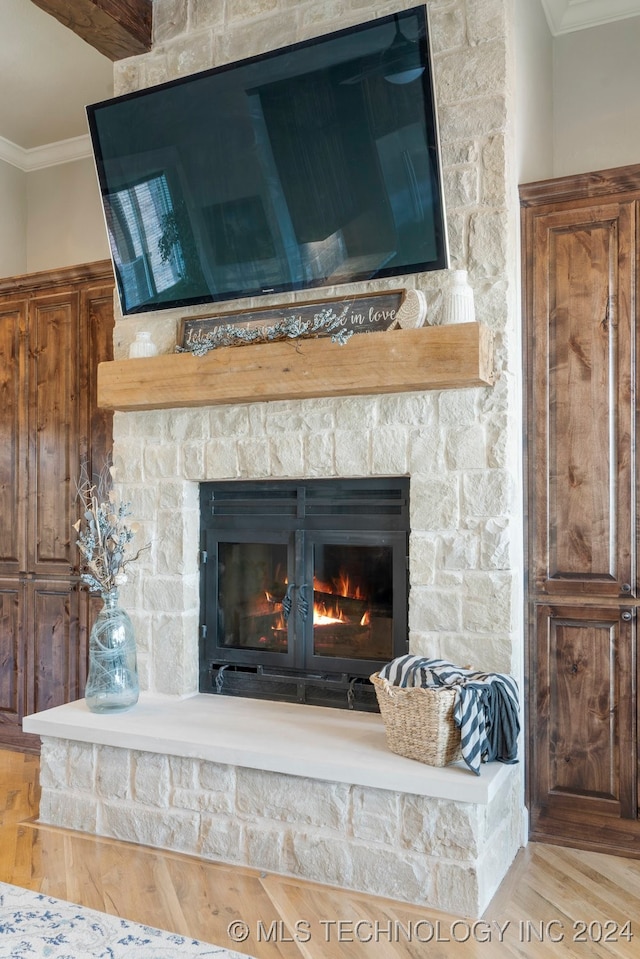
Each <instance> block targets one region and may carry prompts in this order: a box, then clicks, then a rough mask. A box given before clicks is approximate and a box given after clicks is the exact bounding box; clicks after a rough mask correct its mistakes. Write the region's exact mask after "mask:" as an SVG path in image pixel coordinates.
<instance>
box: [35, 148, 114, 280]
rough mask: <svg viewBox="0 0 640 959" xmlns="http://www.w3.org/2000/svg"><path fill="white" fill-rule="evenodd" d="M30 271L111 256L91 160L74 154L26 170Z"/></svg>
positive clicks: (89, 261)
mask: <svg viewBox="0 0 640 959" xmlns="http://www.w3.org/2000/svg"><path fill="white" fill-rule="evenodd" d="M26 181H27V186H26V191H27V227H26V248H27V272H29V273H36V272H38V270H48V269H52V268H54V267H61V266H71V265H73V264H76V263H91V262H92V261H94V260H103V259H107V258H108V257H109V245H108V243H107V233H106V229H105V225H104V218H103V215H102V208H101V205H100V194H99V191H98V185H97V181H96V174H95V169H94V165H93V160H91V159H84V160H75V161H74V162H73V163H62V164H59V165H58V166H51V167H46V168H45V169H43V170H34V171H33V172H31V173H28V174H27V176H26Z"/></svg>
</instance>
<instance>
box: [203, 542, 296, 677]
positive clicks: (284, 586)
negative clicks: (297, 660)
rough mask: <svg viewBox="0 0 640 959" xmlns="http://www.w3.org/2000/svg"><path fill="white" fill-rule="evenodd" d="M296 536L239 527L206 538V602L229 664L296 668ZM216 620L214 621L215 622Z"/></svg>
mask: <svg viewBox="0 0 640 959" xmlns="http://www.w3.org/2000/svg"><path fill="white" fill-rule="evenodd" d="M293 540H294V536H293V534H291V533H288V534H287V533H284V534H281V533H275V532H269V531H263V532H262V533H261V534H260V536H259V537H256V536H255V534H249V533H244V532H243V531H236V532H235V533H234V534H233V535H232V536H228V537H227V536H225V534H215V533H213V532H210V533H209V536H208V537H207V551H206V552H207V564H206V565H207V577H206V579H207V590H206V593H207V602H208V603H209V604H210V605H211V609H212V610H214V611H215V616H214V617H209V620H208V624H207V633H208V631H209V629H210V628H211V626H213V629H214V631H215V636H212V637H209V636H208V635H207V639H211V640H213V644H214V646H215V647H217V649H218V651H219V653H220V654H223V655H224V659H225V661H226V662H229V663H234V662H236V663H240V662H242V663H262V664H264V665H277V666H284V667H291V666H293V665H294V654H293V648H294V644H293V642H292V641H291V636H292V631H293V627H294V618H293V617H292V616H291V615H290V613H291V608H292V604H293V598H292V592H293V583H294V565H293V564H294V556H295V550H294V544H293ZM212 619H213V622H212Z"/></svg>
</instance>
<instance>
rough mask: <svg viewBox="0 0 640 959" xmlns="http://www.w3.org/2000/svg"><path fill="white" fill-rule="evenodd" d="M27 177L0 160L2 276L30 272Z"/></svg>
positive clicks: (0, 274) (0, 267)
mask: <svg viewBox="0 0 640 959" xmlns="http://www.w3.org/2000/svg"><path fill="white" fill-rule="evenodd" d="M26 220H27V186H26V175H25V174H24V173H23V172H22V170H19V169H18V168H17V167H15V166H12V164H10V163H6V162H5V161H4V160H0V277H2V276H16V275H19V274H21V273H26V272H27V237H26V228H25V224H26Z"/></svg>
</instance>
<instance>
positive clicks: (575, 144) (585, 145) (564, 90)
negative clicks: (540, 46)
mask: <svg viewBox="0 0 640 959" xmlns="http://www.w3.org/2000/svg"><path fill="white" fill-rule="evenodd" d="M553 53H554V56H553V60H554V64H553V74H554V82H553V96H554V169H553V174H554V176H565V175H567V174H571V173H584V172H588V171H591V170H606V169H608V168H610V167H616V166H624V165H626V164H630V163H640V96H639V92H640V17H632V18H630V19H627V20H619V21H617V22H615V23H609V24H605V25H604V26H601V27H592V28H590V29H588V30H580V31H578V32H576V33H569V34H565V35H564V36H559V37H556V38H555V39H554V41H553Z"/></svg>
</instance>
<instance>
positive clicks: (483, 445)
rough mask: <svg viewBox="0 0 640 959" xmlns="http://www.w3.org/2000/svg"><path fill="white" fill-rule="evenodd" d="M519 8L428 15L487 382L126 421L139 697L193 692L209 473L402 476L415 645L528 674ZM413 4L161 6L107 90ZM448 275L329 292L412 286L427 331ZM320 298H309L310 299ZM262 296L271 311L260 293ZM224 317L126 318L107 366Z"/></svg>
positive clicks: (452, 3)
mask: <svg viewBox="0 0 640 959" xmlns="http://www.w3.org/2000/svg"><path fill="white" fill-rule="evenodd" d="M512 3H513V0H430V2H429V3H428V9H429V14H430V29H431V42H432V47H433V52H434V70H435V86H436V97H437V103H438V111H439V121H440V138H441V148H442V157H443V168H444V186H445V197H446V205H447V221H448V232H449V241H450V248H451V264H452V266H454V267H460V268H466V269H468V271H469V277H470V281H471V283H472V285H473V287H474V290H475V298H476V313H477V317H478V319H479V321H480V322H482V323H484V324H486V325H487V326H489V327H490V328H491V329H492V330H493V331H494V333H495V341H496V369H497V371H498V374H499V375H498V381H497V383H496V385H495V387H493V388H484V389H471V390H457V391H450V392H449V391H442V392H426V393H410V394H396V395H386V396H362V397H346V398H342V399H337V400H326V399H318V400H307V401H291V402H277V403H268V404H267V403H253V404H247V405H238V406H224V407H217V408H205V409H198V410H169V411H152V412H145V413H126V414H122V413H117V414H116V416H115V422H114V436H115V447H114V453H115V459H116V465H117V466H118V468H119V478H120V480H121V481H122V484H123V487H124V490H125V495H126V497H127V499H130V500H131V502H132V505H133V511H134V513H135V515H136V518H137V519H139V520H140V521H141V522H142V523H143V525H144V531H143V533H142V534H141V536H142V537H144V536H146V538H147V539H148V540H150V541H151V542H152V549H151V550H150V552H149V553H147V554H144V556H143V557H142V560H141V561H140V562H139V563H137V564H135V565H134V566H132V567H129V570H130V571H131V582H130V583H129V584H128V585H127V587H125V589H123V591H122V597H123V600H124V602H125V603H126V605H127V608H128V609H129V610H130V611H131V612H132V615H133V617H134V618H135V621H136V627H137V634H138V637H139V639H140V666H141V675H142V680H143V685H145V686H147V687H148V688H150V689H155V690H157V691H159V692H166V693H177V694H184V693H188V692H191V691H193V690H195V689H196V688H197V622H198V565H197V563H198V557H197V538H198V533H197V527H198V512H197V511H198V502H197V483H198V482H200V481H201V480H204V479H208V480H215V479H235V478H238V479H249V478H251V479H260V478H291V477H333V476H345V475H346V476H371V475H397V474H404V475H406V474H409V475H410V476H411V528H412V534H411V557H410V567H411V568H410V585H411V597H410V640H411V647H412V649H413V650H415V651H416V652H420V653H428V654H433V655H442V656H446V657H449V658H451V659H453V660H456V661H459V662H464V663H469V664H473V665H477V666H479V667H482V668H487V669H495V670H500V671H503V672H509V673H513V674H515V675H516V676H520V675H521V671H522V646H523V642H522V603H521V595H522V591H521V580H522V549H521V529H522V515H521V503H520V493H519V491H520V487H521V482H520V447H521V425H520V424H521V418H520V403H519V392H520V385H521V384H520V382H519V376H520V372H519V371H520V364H519V340H518V333H517V331H518V329H519V318H518V304H517V250H516V224H517V215H518V201H517V192H516V186H515V180H513V174H512V155H513V152H514V145H513V102H512V101H513V86H514V77H513V65H512V49H513V39H512V31H513V10H512ZM408 6H411V0H397V2H388V0H325V2H318V0H227V2H226V3H215V4H214V3H210V2H209V0H155V2H154V23H155V28H154V29H155V42H154V48H153V51H152V52H151V53H149V54H147V55H144V56H141V57H137V58H132V59H130V60H125V61H122V62H120V63H116V65H115V86H116V93H124V92H128V91H131V90H135V89H138V88H142V87H145V86H147V85H151V84H154V83H159V82H161V81H164V80H167V79H170V78H173V77H176V76H181V75H184V74H188V73H192V72H195V71H197V70H201V69H205V68H207V67H211V66H213V65H216V64H220V63H224V62H227V61H230V60H235V59H239V58H242V57H245V56H250V55H254V54H257V53H260V52H262V51H265V50H269V49H271V48H274V47H276V46H282V45H283V44H285V43H287V42H291V41H296V40H300V39H303V38H306V37H310V36H314V35H318V34H321V33H324V32H329V31H331V30H334V29H337V28H341V27H345V26H348V25H349V24H352V23H356V22H359V21H362V20H366V19H368V18H371V17H373V16H376V15H383V14H387V13H390V12H392V11H393V10H395V9H399V8H400V7H408ZM446 280H447V276H446V273H443V272H435V273H425V274H419V275H413V276H408V277H392V278H390V279H387V280H381V281H374V282H369V283H366V284H364V283H361V284H352V285H348V286H338V287H335V288H332V289H328V290H326V295H327V296H332V295H334V296H339V295H341V294H344V295H346V294H349V293H354V292H364V291H366V290H382V289H386V288H397V287H398V286H399V285H403V284H404V285H406V286H408V287H417V288H419V289H421V290H423V291H424V293H425V295H426V297H427V301H428V307H429V318H428V322H435V323H437V322H439V319H440V307H441V301H442V291H443V288H444V286H445V284H446ZM321 292H322V291H320V294H321ZM318 296H319V291H317V290H314V291H311V292H310V293H309V294H308V295H307V298H310V299H317V298H318ZM297 298H298V299H299V300H304V298H305V296H304V295H303V294H299V295H298V297H297ZM280 299H282V297H280ZM271 302H273V303H275V302H278V298H273V299H270V298H269V297H262V298H260V303H261V305H264V306H266V305H269V304H270V303H271ZM245 305H246V306H247V307H249V306H252V305H255V304H254V301H247V300H244V301H242V300H238V301H234V302H233V304H231V308H232V309H234V310H236V309H241V308H242V307H243V306H245ZM226 306H227V308H228V305H226ZM224 309H225V305H224V304H223V305H217V307H213V308H211V307H209V308H206V307H205V308H200V309H199V310H196V309H191V310H187V311H185V310H180V311H173V312H171V311H169V312H167V311H164V312H161V313H157V314H152V315H147V316H145V317H129V318H124V319H122V318H121V319H120V320H119V321H118V322H117V324H116V330H115V337H114V347H115V352H116V356H126V353H127V349H128V346H129V343H130V342H131V340H132V339H133V338H134V335H135V332H136V330H139V329H142V328H144V329H150V330H151V331H152V334H153V338H154V340H155V341H156V343H157V344H158V345H159V347H160V349H161V351H167V352H172V351H173V349H174V346H175V343H176V336H177V325H178V320H179V319H180V317H182V316H184V315H185V313H189V314H191V315H198V314H200V315H208V314H212V313H215V312H224ZM390 335H392V334H390Z"/></svg>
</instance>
